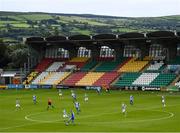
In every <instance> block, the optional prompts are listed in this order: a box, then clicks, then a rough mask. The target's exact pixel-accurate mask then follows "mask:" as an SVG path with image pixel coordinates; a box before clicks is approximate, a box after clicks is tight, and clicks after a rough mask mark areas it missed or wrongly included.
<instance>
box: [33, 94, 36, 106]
mask: <svg viewBox="0 0 180 133" xmlns="http://www.w3.org/2000/svg"><path fill="white" fill-rule="evenodd" d="M32 98H33V103H34V104H36V103H37V97H36V95H33V96H32Z"/></svg>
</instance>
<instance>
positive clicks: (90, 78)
mask: <svg viewBox="0 0 180 133" xmlns="http://www.w3.org/2000/svg"><path fill="white" fill-rule="evenodd" d="M103 75H104V73H103V72H88V73H87V74H86V75H85V76H84V77H83V78H82V79H81V80H79V81H78V82H77V83H76V84H75V85H76V86H92V85H93V84H94V83H95V82H96V81H97V80H98V79H99V78H100V77H102V76H103Z"/></svg>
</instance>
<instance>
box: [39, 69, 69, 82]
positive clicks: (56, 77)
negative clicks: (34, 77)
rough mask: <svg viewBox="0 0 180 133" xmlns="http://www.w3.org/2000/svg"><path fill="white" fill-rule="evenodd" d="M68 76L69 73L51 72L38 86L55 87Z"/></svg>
mask: <svg viewBox="0 0 180 133" xmlns="http://www.w3.org/2000/svg"><path fill="white" fill-rule="evenodd" d="M69 74H70V72H51V73H50V74H49V75H47V76H46V77H45V78H44V79H43V80H42V81H41V82H40V84H45V85H57V84H59V83H60V82H61V81H62V80H64V79H65V78H66V77H67V76H68V75H69Z"/></svg>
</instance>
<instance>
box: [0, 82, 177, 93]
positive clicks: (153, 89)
mask: <svg viewBox="0 0 180 133" xmlns="http://www.w3.org/2000/svg"><path fill="white" fill-rule="evenodd" d="M24 88H25V89H52V88H56V89H70V88H77V87H70V86H64V85H34V84H29V85H23V84H18V85H16V84H8V85H0V89H24ZM79 88H82V87H79ZM83 89H86V90H98V89H100V90H101V89H102V87H100V86H85V87H83ZM114 89H121V90H131V91H132V90H133V91H137V90H142V91H175V92H178V91H180V88H178V87H176V86H168V87H145V86H143V87H137V86H136V87H133V86H131V87H128V86H126V87H122V88H114Z"/></svg>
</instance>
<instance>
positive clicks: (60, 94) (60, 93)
mask: <svg viewBox="0 0 180 133" xmlns="http://www.w3.org/2000/svg"><path fill="white" fill-rule="evenodd" d="M62 95H63V94H62V91H61V89H59V96H60V97H61V96H62Z"/></svg>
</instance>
